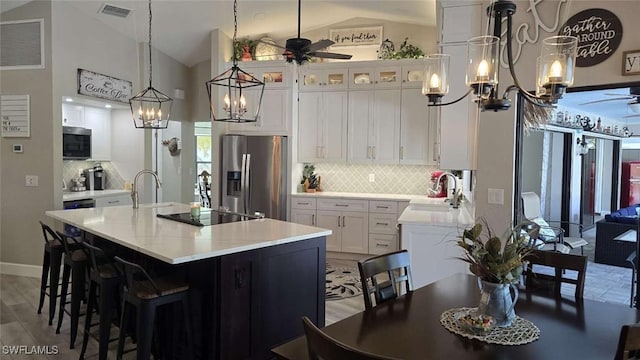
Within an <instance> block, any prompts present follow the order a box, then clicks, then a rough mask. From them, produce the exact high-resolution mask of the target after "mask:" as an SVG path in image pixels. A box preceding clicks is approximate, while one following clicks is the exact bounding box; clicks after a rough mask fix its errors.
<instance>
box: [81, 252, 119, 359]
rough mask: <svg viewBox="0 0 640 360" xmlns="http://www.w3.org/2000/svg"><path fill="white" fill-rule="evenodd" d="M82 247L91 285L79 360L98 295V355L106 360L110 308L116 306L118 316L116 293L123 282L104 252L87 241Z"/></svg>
mask: <svg viewBox="0 0 640 360" xmlns="http://www.w3.org/2000/svg"><path fill="white" fill-rule="evenodd" d="M82 245H83V246H84V247H85V249H86V250H87V252H88V253H89V259H90V262H89V264H90V267H91V275H90V278H91V283H90V285H89V300H88V305H87V315H86V317H85V323H84V339H83V341H82V351H81V352H80V359H84V354H85V352H86V350H87V344H88V343H89V336H91V333H90V328H91V326H92V324H91V319H92V315H93V310H94V308H95V307H96V302H97V301H96V297H98V296H99V298H100V303H99V304H98V309H99V312H100V323H99V324H100V331H99V336H98V341H99V347H98V348H99V352H98V353H99V359H100V360H106V359H107V352H108V351H109V341H110V340H109V335H110V333H111V322H112V316H113V309H114V307H115V308H116V310H117V312H116V313H119V310H120V309H119V308H120V301H119V294H118V293H119V290H120V286H121V285H122V284H123V283H124V279H123V277H122V276H121V275H120V273H119V271H118V270H117V269H116V267H115V263H114V262H113V257H109V256H108V255H107V254H106V253H105V251H104V250H102V249H100V248H98V247H96V246H93V245H91V244H89V243H87V242H83V243H82ZM97 287H100V294H99V295H98V294H97V289H96V288H97ZM114 340H116V339H114Z"/></svg>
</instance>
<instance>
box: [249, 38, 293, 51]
mask: <svg viewBox="0 0 640 360" xmlns="http://www.w3.org/2000/svg"><path fill="white" fill-rule="evenodd" d="M256 42H259V43H262V44H266V45H270V46H275V47H277V48H280V49H285V50H286V49H287V48H286V47H284V46H281V45H278V44H275V43H270V42H266V41H262V40H256Z"/></svg>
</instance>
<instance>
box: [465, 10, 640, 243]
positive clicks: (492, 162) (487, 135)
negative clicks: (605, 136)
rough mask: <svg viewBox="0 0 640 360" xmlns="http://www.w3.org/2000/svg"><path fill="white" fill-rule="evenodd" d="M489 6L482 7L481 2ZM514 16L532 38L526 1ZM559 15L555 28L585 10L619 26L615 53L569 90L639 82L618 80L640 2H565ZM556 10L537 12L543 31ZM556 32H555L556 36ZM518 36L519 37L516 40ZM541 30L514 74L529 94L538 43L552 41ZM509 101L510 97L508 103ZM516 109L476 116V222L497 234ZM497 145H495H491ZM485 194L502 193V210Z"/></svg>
mask: <svg viewBox="0 0 640 360" xmlns="http://www.w3.org/2000/svg"><path fill="white" fill-rule="evenodd" d="M485 3H486V4H488V3H487V2H485ZM516 3H517V5H518V12H517V13H516V15H515V19H514V24H515V25H516V26H519V25H520V24H522V23H523V22H526V23H528V24H529V25H530V27H529V37H530V38H535V36H534V35H535V29H536V27H534V26H533V16H532V14H531V12H527V11H526V9H527V8H528V7H529V3H530V2H529V1H526V0H517V1H516ZM562 3H563V4H562V5H563V9H565V10H563V12H562V13H561V17H560V21H559V24H562V23H563V22H564V21H566V20H567V19H568V18H569V17H571V15H573V14H575V13H577V12H580V11H582V10H585V9H589V8H600V7H604V8H606V9H608V10H610V11H612V12H613V13H614V14H616V15H617V16H618V17H619V18H620V21H621V22H622V25H623V28H624V29H623V37H622V43H621V44H620V47H619V48H618V49H617V50H616V52H615V53H614V54H613V55H612V56H611V57H610V58H609V59H607V60H606V61H604V62H602V63H600V64H598V65H596V66H592V67H588V68H577V69H576V75H575V78H576V81H575V84H574V86H586V85H600V84H609V83H618V82H629V81H640V76H622V75H621V66H622V52H623V51H625V50H633V49H638V48H640V41H639V40H638V36H637V34H638V33H639V32H640V25H639V24H638V20H637V16H638V14H640V1H628V0H610V1H606V3H605V2H602V1H590V0H581V1H570V2H568V3H567V2H562ZM559 4H560V2H559V1H557V0H545V1H544V2H543V3H542V4H539V5H538V6H537V9H538V14H539V16H540V19H541V20H542V21H543V22H544V23H545V24H547V25H553V23H554V20H555V9H556V8H557V6H558V5H559ZM555 32H556V31H554V33H555ZM521 35H522V34H521ZM551 35H552V34H551V33H548V32H546V31H544V30H542V29H540V34H539V38H538V41H536V42H535V43H533V44H526V45H524V46H523V52H522V56H521V57H520V60H519V61H518V62H517V64H516V74H517V75H518V78H519V80H520V82H521V84H522V85H523V86H524V87H526V88H527V89H532V88H533V87H534V86H533V85H534V78H535V65H536V58H537V57H538V56H539V52H540V43H541V42H542V39H544V38H546V37H548V36H551ZM507 72H508V71H507V70H505V69H501V73H500V86H501V89H505V88H506V86H508V84H509V83H511V81H510V77H509V76H508V74H507ZM511 98H512V99H513V95H512V97H511ZM515 108H516V106H513V107H512V108H511V110H509V111H503V112H500V113H493V112H485V113H481V115H480V119H479V129H478V148H477V156H478V157H477V161H478V162H477V167H478V170H477V177H476V179H477V181H476V193H475V200H476V216H482V217H485V218H486V219H487V221H488V222H489V224H490V225H491V226H492V228H493V229H494V230H495V231H496V232H498V233H500V232H501V231H502V230H504V229H506V228H507V227H508V226H510V224H511V221H512V213H513V205H514V198H513V178H514V167H513V164H514V160H515V159H514V146H515V145H514V141H515V140H514V139H515V136H514V134H515ZM495 139H500V141H495ZM489 188H493V189H504V200H505V202H504V204H503V205H492V204H488V203H487V191H488V189H489Z"/></svg>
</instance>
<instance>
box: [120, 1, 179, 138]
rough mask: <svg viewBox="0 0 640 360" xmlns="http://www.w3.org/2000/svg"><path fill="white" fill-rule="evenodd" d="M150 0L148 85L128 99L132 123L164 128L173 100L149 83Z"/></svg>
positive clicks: (151, 70) (150, 16) (150, 70)
mask: <svg viewBox="0 0 640 360" xmlns="http://www.w3.org/2000/svg"><path fill="white" fill-rule="evenodd" d="M151 18H152V15H151V0H149V87H148V88H146V89H144V90H142V91H140V92H139V93H138V94H136V95H135V96H134V97H132V98H131V99H129V106H130V107H131V115H132V116H133V124H134V125H135V127H136V128H138V129H166V128H167V126H168V125H169V116H171V104H172V103H173V100H172V99H171V98H170V97H168V96H167V95H165V94H163V93H162V92H161V91H159V90H156V89H154V88H153V86H152V84H151V80H152V73H153V67H152V64H151V57H152V56H151Z"/></svg>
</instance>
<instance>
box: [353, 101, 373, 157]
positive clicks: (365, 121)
mask: <svg viewBox="0 0 640 360" xmlns="http://www.w3.org/2000/svg"><path fill="white" fill-rule="evenodd" d="M373 104H374V90H361V91H350V92H349V140H348V141H347V146H348V149H349V150H348V155H347V161H348V162H349V163H352V164H355V163H371V158H372V153H373V150H372V147H371V144H370V143H369V140H370V138H371V122H372V121H373Z"/></svg>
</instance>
